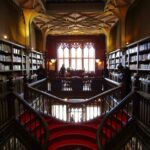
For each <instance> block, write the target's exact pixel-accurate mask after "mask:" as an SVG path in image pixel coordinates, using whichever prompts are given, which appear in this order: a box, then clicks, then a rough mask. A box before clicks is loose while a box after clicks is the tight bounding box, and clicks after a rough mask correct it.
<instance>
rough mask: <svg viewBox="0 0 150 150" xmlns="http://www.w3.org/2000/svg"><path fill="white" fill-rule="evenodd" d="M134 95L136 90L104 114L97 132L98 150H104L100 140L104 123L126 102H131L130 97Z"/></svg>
mask: <svg viewBox="0 0 150 150" xmlns="http://www.w3.org/2000/svg"><path fill="white" fill-rule="evenodd" d="M134 96H135V92H134V91H132V92H130V93H129V94H128V95H127V96H126V97H125V98H123V100H122V101H121V102H120V103H119V104H118V105H117V106H116V107H114V108H113V109H112V110H110V111H109V112H108V113H106V115H105V116H104V118H103V119H102V121H101V123H100V125H99V127H98V130H97V134H96V139H97V145H98V150H103V146H102V142H101V141H100V136H102V129H103V126H104V124H105V123H106V121H107V120H108V119H109V118H110V116H111V115H113V114H114V113H115V112H116V111H119V110H121V109H122V108H123V107H124V106H125V105H126V104H128V103H129V102H131V99H130V98H133V97H134ZM130 120H131V118H130Z"/></svg>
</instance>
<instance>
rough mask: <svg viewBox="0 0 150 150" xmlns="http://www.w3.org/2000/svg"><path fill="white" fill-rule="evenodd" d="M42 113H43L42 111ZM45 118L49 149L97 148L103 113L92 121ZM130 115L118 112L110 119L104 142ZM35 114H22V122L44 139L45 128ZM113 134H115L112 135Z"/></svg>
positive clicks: (81, 149)
mask: <svg viewBox="0 0 150 150" xmlns="http://www.w3.org/2000/svg"><path fill="white" fill-rule="evenodd" d="M40 114H41V113H40ZM41 116H42V118H43V120H44V121H45V122H46V123H47V125H48V132H49V136H48V149H49V150H58V149H59V150H65V149H67V150H78V149H79V150H88V149H89V150H97V149H98V148H97V143H96V132H97V129H98V127H99V124H100V123H101V120H102V118H103V115H102V116H100V117H97V118H95V119H93V120H91V121H87V122H82V123H75V122H64V121H61V120H58V119H56V118H53V117H50V116H47V115H44V114H41ZM128 118H129V117H128V116H127V115H126V114H125V113H124V114H123V115H122V113H117V114H116V115H115V116H114V118H113V119H112V118H111V120H108V121H107V123H106V125H105V126H104V127H103V131H102V137H101V139H102V143H103V144H104V145H105V144H106V141H108V139H110V138H111V137H112V136H115V134H116V133H117V132H118V130H121V128H122V127H123V124H125V123H126V122H127V119H128ZM34 119H35V118H34V116H30V115H29V114H28V113H25V114H23V115H21V117H20V120H21V124H22V125H24V126H25V127H26V128H27V129H28V130H29V131H30V132H32V133H34V134H35V135H36V137H37V138H38V140H41V141H42V140H43V136H44V130H43V128H42V127H40V124H39V122H38V121H36V122H35V121H34ZM112 134H113V135H112Z"/></svg>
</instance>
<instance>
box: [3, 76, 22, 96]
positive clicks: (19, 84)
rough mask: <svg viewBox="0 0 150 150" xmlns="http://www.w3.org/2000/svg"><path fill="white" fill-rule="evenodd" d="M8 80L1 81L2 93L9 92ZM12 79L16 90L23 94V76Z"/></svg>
mask: <svg viewBox="0 0 150 150" xmlns="http://www.w3.org/2000/svg"><path fill="white" fill-rule="evenodd" d="M8 81H9V79H8V80H6V81H0V93H1V94H5V93H7V92H8V88H7V83H8ZM12 81H13V82H14V91H15V92H17V93H19V94H22V93H23V92H24V86H23V77H18V78H12ZM9 86H10V85H9Z"/></svg>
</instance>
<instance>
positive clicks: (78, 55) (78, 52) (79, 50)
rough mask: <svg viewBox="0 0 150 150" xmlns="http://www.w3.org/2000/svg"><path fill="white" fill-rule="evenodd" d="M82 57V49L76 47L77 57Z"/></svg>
mask: <svg viewBox="0 0 150 150" xmlns="http://www.w3.org/2000/svg"><path fill="white" fill-rule="evenodd" d="M81 57H82V49H81V48H80V47H79V48H77V58H81Z"/></svg>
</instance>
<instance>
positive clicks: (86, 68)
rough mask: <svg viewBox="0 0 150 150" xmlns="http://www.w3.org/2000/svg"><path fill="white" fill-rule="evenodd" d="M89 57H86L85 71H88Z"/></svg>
mask: <svg viewBox="0 0 150 150" xmlns="http://www.w3.org/2000/svg"><path fill="white" fill-rule="evenodd" d="M88 68H89V67H88V59H84V70H85V72H87V71H88Z"/></svg>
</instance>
